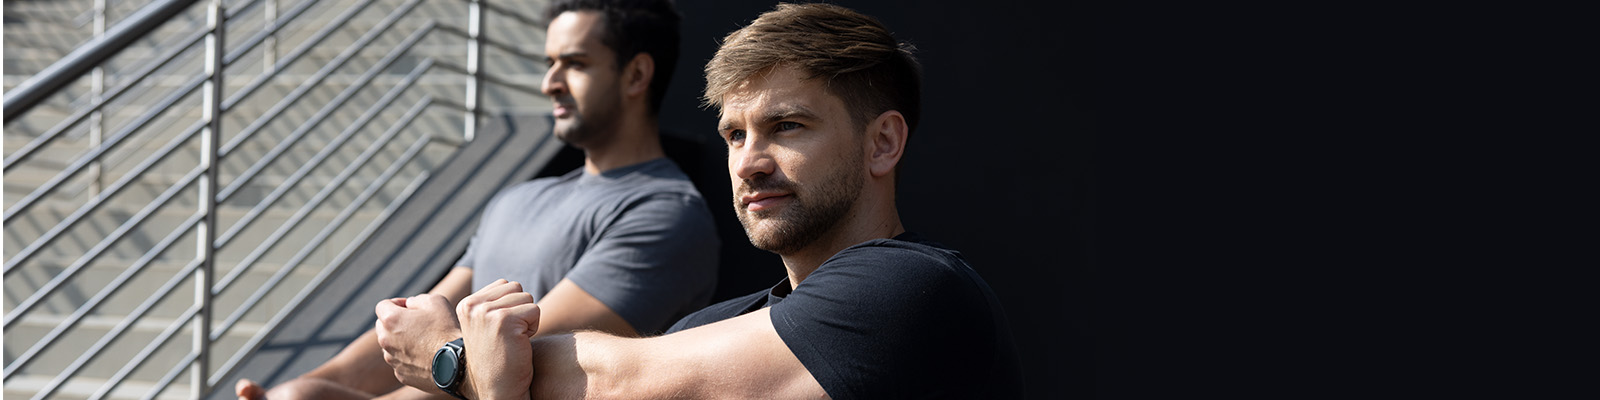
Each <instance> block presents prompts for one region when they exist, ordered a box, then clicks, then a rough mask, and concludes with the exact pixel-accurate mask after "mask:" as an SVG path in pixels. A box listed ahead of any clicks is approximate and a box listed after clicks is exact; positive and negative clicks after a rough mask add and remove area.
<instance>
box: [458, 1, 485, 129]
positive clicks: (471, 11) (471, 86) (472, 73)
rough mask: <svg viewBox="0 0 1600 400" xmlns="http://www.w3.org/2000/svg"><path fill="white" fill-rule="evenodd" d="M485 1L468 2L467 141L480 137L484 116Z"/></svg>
mask: <svg viewBox="0 0 1600 400" xmlns="http://www.w3.org/2000/svg"><path fill="white" fill-rule="evenodd" d="M482 1H483V0H469V1H468V2H467V96H466V98H465V99H464V100H465V102H466V104H467V112H466V113H465V117H464V119H465V122H464V126H463V127H462V129H463V130H462V132H465V134H464V136H465V139H466V140H467V141H469V142H470V141H472V138H473V137H475V136H477V135H478V116H479V115H482V114H483V110H482V109H481V108H480V106H479V103H480V102H481V101H482V100H483V70H482V68H480V64H482V63H483V4H482Z"/></svg>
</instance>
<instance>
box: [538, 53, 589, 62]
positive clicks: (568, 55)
mask: <svg viewBox="0 0 1600 400" xmlns="http://www.w3.org/2000/svg"><path fill="white" fill-rule="evenodd" d="M588 55H589V53H585V52H581V51H575V52H571V53H561V54H557V55H556V56H555V57H550V56H545V57H544V61H545V62H553V61H555V60H571V59H573V58H578V57H584V56H588Z"/></svg>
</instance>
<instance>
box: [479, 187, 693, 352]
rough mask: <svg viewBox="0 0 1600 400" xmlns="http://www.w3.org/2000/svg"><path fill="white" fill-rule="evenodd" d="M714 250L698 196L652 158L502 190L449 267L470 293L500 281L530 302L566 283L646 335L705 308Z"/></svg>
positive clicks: (547, 311) (485, 210) (657, 331)
mask: <svg viewBox="0 0 1600 400" xmlns="http://www.w3.org/2000/svg"><path fill="white" fill-rule="evenodd" d="M718 245H719V243H718V240H717V235H716V228H715V227H714V226H712V223H711V214H710V212H709V210H708V209H707V207H706V202H705V199H703V198H701V197H700V193H699V192H697V191H695V188H694V185H693V184H692V183H690V182H689V179H688V177H687V176H685V175H684V174H683V172H682V171H679V170H678V167H677V165H676V164H674V163H673V162H672V161H671V160H668V159H666V158H657V159H655V160H651V161H646V162H643V163H640V164H635V165H630V166H626V167H622V168H617V169H613V170H609V171H606V172H603V173H600V174H593V175H591V174H588V173H585V172H584V171H583V170H575V171H572V172H570V173H567V174H566V175H563V176H560V177H550V178H543V179H538V180H534V181H531V182H527V183H523V184H520V185H516V186H513V187H511V188H509V189H506V190H504V191H501V192H500V193H499V194H498V195H496V196H495V198H494V199H493V200H490V201H489V205H488V207H486V208H485V209H484V212H483V219H482V221H481V222H480V223H479V225H478V231H477V234H476V235H474V236H473V238H472V245H471V246H470V247H468V249H467V253H466V254H465V255H463V256H462V257H461V261H460V262H458V263H456V265H459V266H462V267H467V268H472V269H473V274H472V281H473V282H472V287H473V289H474V290H477V289H479V288H482V287H484V286H487V285H488V284H489V283H491V282H494V280H495V279H502V278H503V279H506V280H510V281H513V282H519V283H521V284H522V289H523V290H524V291H527V292H528V293H532V294H534V297H535V298H538V297H542V296H541V295H542V294H544V293H548V292H550V290H551V289H554V288H555V287H557V286H558V285H560V284H561V281H562V280H563V279H566V280H570V281H571V282H572V284H575V285H576V287H577V288H578V289H581V290H583V291H584V292H587V293H588V294H589V295H590V296H593V297H594V298H595V299H597V300H599V302H600V303H603V304H604V305H605V306H606V307H607V308H610V309H611V311H612V312H615V313H616V314H617V315H619V316H621V317H622V319H623V320H625V321H627V322H628V324H629V325H631V326H632V327H633V329H634V330H635V331H637V332H638V333H641V334H653V333H659V332H661V331H663V330H665V329H666V328H667V327H669V326H670V325H671V324H672V323H673V322H674V321H677V320H678V318H681V317H683V316H684V315H688V314H689V313H691V312H694V311H696V310H699V309H700V308H701V307H704V306H705V305H706V304H707V303H709V302H710V300H711V293H712V291H713V289H715V287H716V279H717V271H716V268H715V266H716V265H717V248H718ZM545 312H546V313H558V312H561V310H553V309H551V307H549V306H546V310H545Z"/></svg>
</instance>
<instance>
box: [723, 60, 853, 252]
mask: <svg viewBox="0 0 1600 400" xmlns="http://www.w3.org/2000/svg"><path fill="white" fill-rule="evenodd" d="M803 77H805V75H804V74H803V73H801V72H800V71H798V70H796V69H794V68H790V67H778V68H776V69H773V70H771V71H769V72H767V73H765V74H757V75H756V76H754V77H751V78H750V79H748V80H746V81H745V82H744V83H742V84H740V86H738V87H736V88H735V89H734V90H732V91H730V92H729V93H728V94H727V95H726V96H724V97H723V103H722V119H721V121H720V122H719V123H718V132H719V134H721V135H722V138H723V140H724V141H726V142H727V145H728V173H729V174H730V175H731V176H730V178H732V179H731V180H732V183H733V209H734V214H736V215H738V216H739V223H741V224H743V225H744V231H745V234H746V235H748V236H749V237H750V243H751V244H754V245H755V246H756V247H758V248H761V249H762V250H767V251H771V252H774V253H778V254H780V255H781V254H789V253H792V252H795V251H797V250H800V249H803V248H805V247H806V246H807V245H810V244H811V243H812V242H815V241H816V240H817V239H818V238H821V237H822V236H823V235H826V234H828V233H830V232H831V231H832V230H833V229H834V228H835V226H837V225H839V222H840V221H843V220H845V219H846V218H848V217H849V214H850V211H851V210H852V209H853V206H854V204H855V202H856V199H857V198H858V197H859V196H860V194H861V189H862V185H863V184H864V182H865V178H866V177H865V174H866V173H867V171H866V168H865V165H866V164H865V160H864V159H863V157H865V154H866V153H865V148H864V147H863V137H862V136H863V135H862V127H858V126H855V124H853V123H852V122H851V120H850V114H849V113H848V112H846V111H845V107H844V102H843V101H841V100H840V99H839V98H838V97H836V96H833V95H830V94H828V93H826V92H824V91H823V88H822V83H821V82H820V81H817V80H802V79H801V78H803Z"/></svg>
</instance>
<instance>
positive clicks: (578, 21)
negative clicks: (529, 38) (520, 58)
mask: <svg viewBox="0 0 1600 400" xmlns="http://www.w3.org/2000/svg"><path fill="white" fill-rule="evenodd" d="M604 18H605V17H604V16H603V15H601V14H600V13H596V12H592V11H582V12H565V13H562V14H561V15H560V16H557V17H556V19H554V20H552V21H550V27H549V30H548V31H547V33H546V35H545V42H544V43H545V44H544V51H545V57H546V62H547V63H548V64H549V67H550V69H549V70H548V71H547V72H545V74H544V93H545V94H546V95H549V96H550V99H551V100H552V101H553V103H554V106H555V110H554V112H553V114H554V116H555V122H556V126H555V129H554V130H555V134H556V137H557V138H559V139H561V140H562V141H565V142H567V143H571V144H573V145H576V146H579V147H582V146H584V145H585V144H588V143H593V142H595V141H597V140H605V139H606V138H607V137H609V136H611V135H612V134H613V132H614V131H615V130H616V129H615V127H616V125H617V118H619V117H620V116H621V112H620V111H619V110H618V109H619V108H620V107H621V105H622V93H621V91H620V87H619V84H618V77H617V73H618V71H617V70H618V68H617V64H616V62H617V60H616V59H615V58H616V54H615V53H613V52H612V50H611V48H609V47H606V45H605V44H602V43H601V42H600V38H601V35H602V34H603V31H604V29H605V26H604V24H603V23H602V22H603V19H604Z"/></svg>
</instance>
